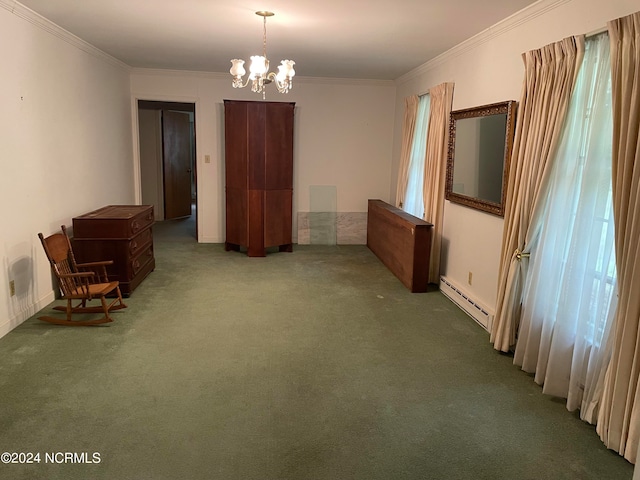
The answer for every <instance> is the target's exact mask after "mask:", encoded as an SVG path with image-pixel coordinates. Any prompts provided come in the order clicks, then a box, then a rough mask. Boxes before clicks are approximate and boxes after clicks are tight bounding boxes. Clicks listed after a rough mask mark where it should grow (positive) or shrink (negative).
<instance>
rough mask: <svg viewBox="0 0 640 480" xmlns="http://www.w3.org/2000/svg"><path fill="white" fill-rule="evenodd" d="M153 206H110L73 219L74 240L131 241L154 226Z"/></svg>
mask: <svg viewBox="0 0 640 480" xmlns="http://www.w3.org/2000/svg"><path fill="white" fill-rule="evenodd" d="M153 222H154V216H153V206H152V205H109V206H107V207H102V208H100V209H98V210H94V211H93V212H89V213H86V214H84V215H81V216H79V217H75V218H74V219H73V236H74V238H78V239H81V238H93V239H125V238H126V239H129V238H132V237H134V236H136V235H137V234H139V233H140V232H142V231H144V230H145V229H146V228H148V227H149V226H151V225H153Z"/></svg>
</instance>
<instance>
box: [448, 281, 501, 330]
mask: <svg viewBox="0 0 640 480" xmlns="http://www.w3.org/2000/svg"><path fill="white" fill-rule="evenodd" d="M440 291H441V292H442V293H444V294H445V295H446V296H447V297H449V299H450V300H451V301H452V302H453V303H455V304H456V305H458V306H459V307H460V308H461V309H462V310H463V311H464V312H465V313H466V314H467V315H469V316H470V317H471V318H473V319H474V320H475V321H476V322H477V323H478V324H479V325H480V326H481V327H482V328H484V329H485V330H486V331H488V332H489V331H491V324H492V323H493V313H491V311H490V310H489V309H488V308H487V307H485V306H484V305H482V304H481V303H479V302H477V301H476V300H474V299H473V298H471V297H470V296H469V295H467V294H466V293H465V292H464V291H462V290H461V289H460V288H459V287H458V286H456V284H455V283H453V282H451V281H450V280H448V279H447V278H446V277H440Z"/></svg>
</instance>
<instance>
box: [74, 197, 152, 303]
mask: <svg viewBox="0 0 640 480" xmlns="http://www.w3.org/2000/svg"><path fill="white" fill-rule="evenodd" d="M153 222H154V216H153V206H151V205H109V206H107V207H103V208H100V209H98V210H95V211H93V212H89V213H86V214H84V215H81V216H79V217H75V218H74V219H73V251H74V254H75V256H76V260H77V261H78V262H79V263H84V262H91V261H97V260H113V265H111V266H109V267H107V274H108V275H109V280H117V281H119V282H120V290H121V291H122V294H123V295H125V296H129V295H130V294H131V292H133V290H134V289H135V288H136V287H137V286H138V285H139V284H140V282H142V280H144V278H145V277H146V276H147V275H148V274H149V273H150V272H152V271H153V269H154V268H155V266H156V262H155V258H154V255H153V233H152V230H151V227H152V225H153Z"/></svg>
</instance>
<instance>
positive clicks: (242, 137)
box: [224, 100, 295, 257]
mask: <svg viewBox="0 0 640 480" xmlns="http://www.w3.org/2000/svg"><path fill="white" fill-rule="evenodd" d="M294 107H295V103H292V102H253V101H252V102H249V101H239V100H225V101H224V112H225V182H226V227H227V228H226V240H225V250H227V251H228V250H240V248H241V247H246V249H247V255H248V256H250V257H264V256H265V255H266V249H267V248H269V247H279V250H280V251H281V252H290V251H291V249H292V240H291V236H292V234H291V229H292V213H293V212H292V210H293V113H294Z"/></svg>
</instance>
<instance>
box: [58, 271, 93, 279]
mask: <svg viewBox="0 0 640 480" xmlns="http://www.w3.org/2000/svg"><path fill="white" fill-rule="evenodd" d="M94 275H95V273H93V272H77V273H60V274H59V276H60V278H83V277H85V278H89V277H93V276H94Z"/></svg>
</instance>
